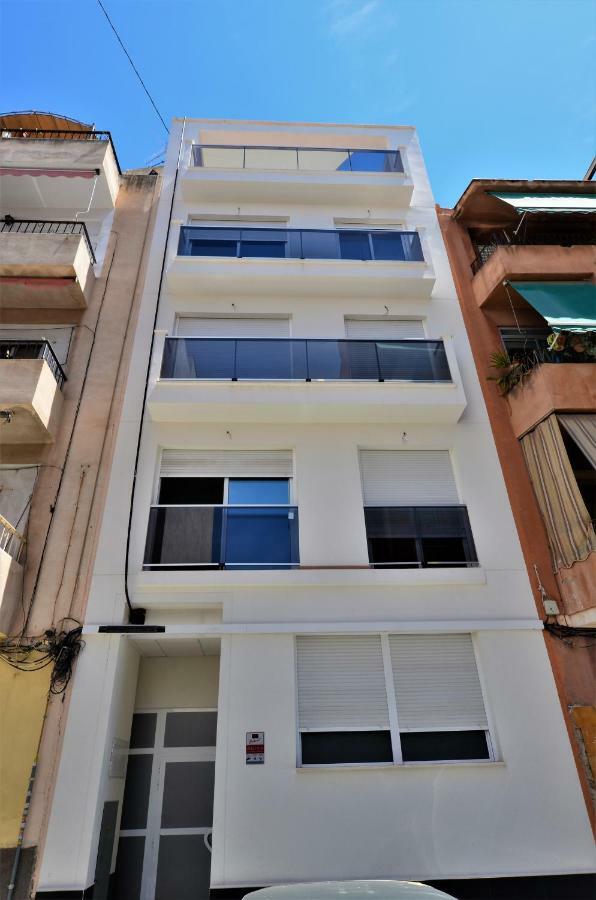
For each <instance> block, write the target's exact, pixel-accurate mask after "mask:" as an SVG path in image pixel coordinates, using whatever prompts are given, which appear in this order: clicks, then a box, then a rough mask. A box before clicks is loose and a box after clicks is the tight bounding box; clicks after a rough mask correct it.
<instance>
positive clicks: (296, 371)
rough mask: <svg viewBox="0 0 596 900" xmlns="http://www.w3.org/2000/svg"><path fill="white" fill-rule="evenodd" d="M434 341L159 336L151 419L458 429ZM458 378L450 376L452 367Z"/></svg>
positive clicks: (458, 393)
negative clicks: (451, 425)
mask: <svg viewBox="0 0 596 900" xmlns="http://www.w3.org/2000/svg"><path fill="white" fill-rule="evenodd" d="M448 346H449V356H450V359H448V354H447V349H446V346H445V343H444V342H443V341H441V340H435V341H430V340H422V341H421V340H403V341H366V340H326V339H317V340H310V339H309V340H304V339H303V340H297V339H278V338H264V339H254V338H240V339H228V338H166V339H165V345H164V352H163V357H162V365H161V375H160V379H159V381H158V382H157V384H156V385H155V387H154V388H153V390H152V392H151V394H150V396H149V410H150V413H151V416H152V418H153V419H154V420H155V421H194V420H197V419H201V420H203V421H229V420H230V419H233V420H236V421H255V422H263V421H271V422H275V421H286V422H291V421H298V422H330V421H335V422H349V421H370V422H395V421H401V420H403V421H416V422H451V423H453V422H456V421H457V420H458V419H459V417H460V416H461V414H462V412H463V410H464V408H465V397H464V395H463V391H462V389H461V385H460V380H459V373H457V375H458V377H457V382H456V381H455V380H454V378H453V376H452V368H451V367H452V366H454V367H456V365H457V364H456V362H455V359H454V356H453V351H452V347H451V345H450V344H449V345H448ZM455 371H456V372H457V369H456V368H455Z"/></svg>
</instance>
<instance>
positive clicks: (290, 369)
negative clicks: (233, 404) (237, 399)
mask: <svg viewBox="0 0 596 900" xmlns="http://www.w3.org/2000/svg"><path fill="white" fill-rule="evenodd" d="M235 375H236V377H237V378H238V379H242V378H269V379H277V378H306V341H272V340H268V341H265V340H260V341H259V340H240V341H237V342H236V372H235Z"/></svg>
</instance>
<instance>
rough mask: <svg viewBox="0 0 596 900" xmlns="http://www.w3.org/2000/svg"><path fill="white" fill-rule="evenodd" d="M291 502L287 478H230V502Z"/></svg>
mask: <svg viewBox="0 0 596 900" xmlns="http://www.w3.org/2000/svg"><path fill="white" fill-rule="evenodd" d="M289 502H290V483H289V481H288V479H287V478H230V481H229V485H228V503H230V504H234V503H250V504H261V503H263V504H265V505H267V504H276V503H284V504H288V503H289Z"/></svg>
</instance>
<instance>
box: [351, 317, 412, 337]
mask: <svg viewBox="0 0 596 900" xmlns="http://www.w3.org/2000/svg"><path fill="white" fill-rule="evenodd" d="M346 337H348V338H355V339H358V340H361V341H383V340H385V341H391V340H393V341H398V340H416V339H420V340H423V339H424V338H425V337H426V335H425V334H424V327H423V325H422V319H348V318H347V319H346Z"/></svg>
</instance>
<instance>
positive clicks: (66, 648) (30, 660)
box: [0, 618, 85, 694]
mask: <svg viewBox="0 0 596 900" xmlns="http://www.w3.org/2000/svg"><path fill="white" fill-rule="evenodd" d="M66 622H73V623H74V624H75V625H76V627H75V628H70V629H66V628H65V627H64V624H65V623H66ZM59 626H62V627H59ZM59 626H57V627H56V628H50V629H48V630H47V631H46V632H44V634H43V635H42V636H40V637H34V638H29V639H28V640H26V641H23V640H21V639H20V638H16V639H14V638H13V639H12V640H6V641H4V642H2V643H0V660H3V661H4V662H5V663H7V664H8V665H9V666H11V668H13V669H16V670H17V671H19V672H40V671H41V670H42V669H46V668H48V666H53V669H52V674H51V678H50V693H51V694H63V693H64V691H65V690H66V688H67V687H68V684H69V682H70V679H71V678H72V671H73V667H74V664H75V661H76V659H77V657H78V655H79V653H80V652H81V650H82V649H83V647H84V646H85V642H84V641H83V639H82V638H81V634H82V631H83V627H82V625H81V623H80V622H79V621H78V620H77V619H70V618H65V619H62V620H61V622H60V623H59Z"/></svg>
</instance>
